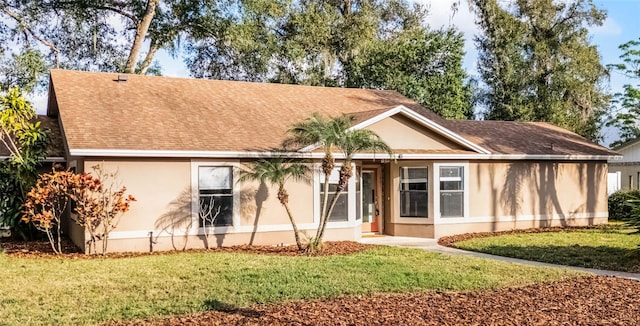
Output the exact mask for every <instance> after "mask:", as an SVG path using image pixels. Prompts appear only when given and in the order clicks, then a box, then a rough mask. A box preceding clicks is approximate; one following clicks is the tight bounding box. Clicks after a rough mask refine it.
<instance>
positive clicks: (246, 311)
mask: <svg viewBox="0 0 640 326" xmlns="http://www.w3.org/2000/svg"><path fill="white" fill-rule="evenodd" d="M204 306H205V307H206V308H207V310H214V311H220V312H224V313H227V314H236V315H241V316H244V317H249V318H259V317H262V316H263V315H264V313H262V312H259V311H256V310H253V309H250V308H238V307H236V306H234V305H232V304H228V303H224V302H222V301H219V300H216V299H208V300H205V301H204Z"/></svg>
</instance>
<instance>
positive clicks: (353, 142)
mask: <svg viewBox="0 0 640 326" xmlns="http://www.w3.org/2000/svg"><path fill="white" fill-rule="evenodd" d="M338 147H339V148H340V149H341V150H342V152H343V153H344V155H345V157H346V158H347V159H350V158H351V157H353V155H354V154H355V153H357V152H364V151H372V152H374V153H376V152H382V153H387V154H389V156H392V157H393V150H392V149H391V147H389V145H387V143H385V142H384V141H383V140H382V139H381V138H380V136H379V135H378V134H376V133H375V132H374V131H371V130H368V129H357V130H350V131H349V132H347V133H346V135H345V137H344V138H343V139H341V141H340V142H339V144H338Z"/></svg>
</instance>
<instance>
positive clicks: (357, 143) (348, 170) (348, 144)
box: [314, 129, 393, 246]
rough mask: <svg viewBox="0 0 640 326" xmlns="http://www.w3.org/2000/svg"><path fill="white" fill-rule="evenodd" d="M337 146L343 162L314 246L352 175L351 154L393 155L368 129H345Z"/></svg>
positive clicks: (321, 235)
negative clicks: (377, 153)
mask: <svg viewBox="0 0 640 326" xmlns="http://www.w3.org/2000/svg"><path fill="white" fill-rule="evenodd" d="M337 147H338V148H340V150H341V151H342V153H343V154H344V164H343V165H342V166H341V167H340V179H339V181H338V186H337V188H336V192H335V195H334V196H333V200H332V201H331V204H330V205H329V209H328V210H327V214H326V216H327V218H326V219H325V220H324V221H323V224H322V225H320V228H319V235H318V236H317V237H316V238H315V239H314V240H316V242H315V243H314V245H315V246H319V245H320V244H321V241H322V237H323V236H324V231H325V229H326V228H327V221H328V220H329V216H331V213H332V212H333V208H334V207H335V206H336V202H337V201H338V197H339V195H340V194H341V193H342V192H343V191H344V189H346V187H347V184H348V183H349V179H351V177H352V176H353V168H352V166H351V163H352V160H353V155H354V154H356V153H358V152H364V151H370V152H373V153H376V152H384V153H386V154H388V155H389V157H393V150H392V149H391V147H389V145H387V143H385V142H384V141H383V140H382V139H381V138H380V136H378V134H376V133H375V132H373V131H371V130H368V129H355V130H353V129H348V130H346V131H345V133H344V135H343V137H342V138H340V140H339V141H338V144H337Z"/></svg>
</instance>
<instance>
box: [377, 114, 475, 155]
mask: <svg viewBox="0 0 640 326" xmlns="http://www.w3.org/2000/svg"><path fill="white" fill-rule="evenodd" d="M367 129H369V130H371V131H374V132H376V133H377V134H378V135H379V136H380V137H381V138H382V139H383V140H384V141H385V142H386V143H387V144H388V145H389V146H391V148H393V149H425V150H444V149H463V147H462V146H460V145H458V144H456V143H454V142H452V141H450V140H448V139H446V138H444V137H442V136H439V135H437V134H435V133H434V132H428V131H426V130H425V129H426V128H425V127H423V126H419V125H417V124H416V123H415V122H413V121H411V120H409V119H408V118H405V117H403V116H400V115H395V116H392V117H389V118H386V119H383V120H381V121H378V122H376V123H374V124H372V125H370V126H368V127H367Z"/></svg>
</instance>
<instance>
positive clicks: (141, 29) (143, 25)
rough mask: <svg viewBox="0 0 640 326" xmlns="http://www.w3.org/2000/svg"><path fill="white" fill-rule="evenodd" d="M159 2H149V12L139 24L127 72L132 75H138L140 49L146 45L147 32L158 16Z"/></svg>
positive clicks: (151, 0)
mask: <svg viewBox="0 0 640 326" xmlns="http://www.w3.org/2000/svg"><path fill="white" fill-rule="evenodd" d="M158 2H160V0H149V1H148V2H147V10H146V11H145V13H144V16H143V17H142V19H141V20H140V23H138V27H137V28H136V36H135V38H134V39H133V44H132V45H131V52H129V58H128V59H127V66H126V67H125V72H128V73H131V74H135V73H136V64H137V63H138V55H139V54H140V48H142V44H143V43H144V39H145V36H146V35H147V31H149V26H150V25H151V21H152V20H153V17H154V16H155V14H156V7H157V6H158Z"/></svg>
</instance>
